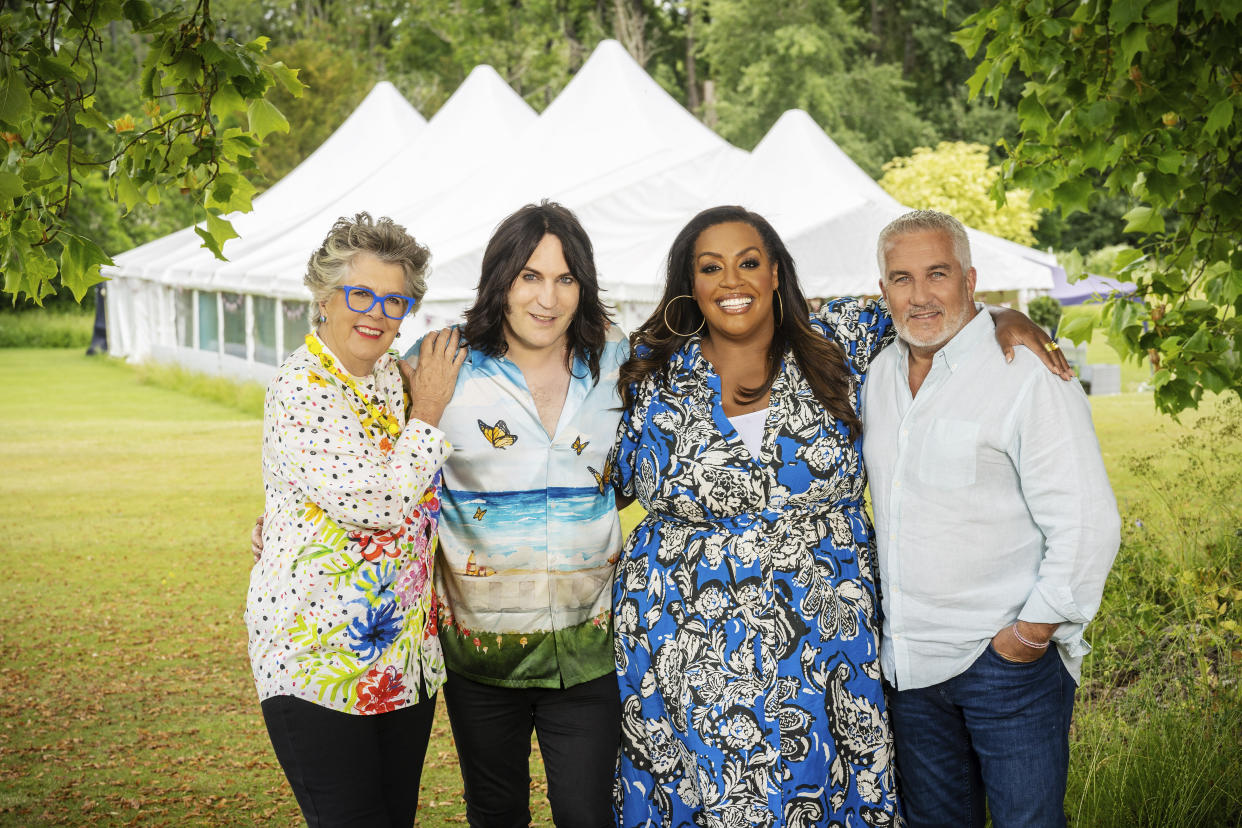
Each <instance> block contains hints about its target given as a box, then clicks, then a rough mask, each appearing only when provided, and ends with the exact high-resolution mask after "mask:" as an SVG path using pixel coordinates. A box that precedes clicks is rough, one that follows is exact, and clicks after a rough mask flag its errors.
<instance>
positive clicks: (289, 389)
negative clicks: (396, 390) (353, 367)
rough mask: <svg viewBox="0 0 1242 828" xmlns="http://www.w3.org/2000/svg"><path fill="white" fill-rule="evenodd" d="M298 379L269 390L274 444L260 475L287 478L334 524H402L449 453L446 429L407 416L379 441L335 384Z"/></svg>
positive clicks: (369, 526) (268, 417)
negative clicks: (399, 428)
mask: <svg viewBox="0 0 1242 828" xmlns="http://www.w3.org/2000/svg"><path fill="white" fill-rule="evenodd" d="M301 380H302V382H298V383H283V384H280V385H278V386H276V387H275V388H274V389H273V390H272V392H270V393H269V395H268V399H267V403H266V405H265V411H264V421H265V423H264V427H265V429H266V430H267V431H268V433H269V437H270V440H271V446H272V449H273V450H272V452H271V453H270V455H268V456H267V457H265V462H266V463H267V465H269V468H265V470H264V471H265V473H268V474H273V475H275V476H276V477H279V478H282V479H284V480H286V481H287V482H288V483H289V484H290V485H292V486H293V487H294V488H296V489H298V490H299V491H301V492H302V493H303V494H304V495H305V496H306V497H307V498H308V499H309V500H311V501H312V502H313V503H315V504H316V505H317V506H319V507H320V508H322V509H323V510H324V511H325V512H326V513H327V514H328V516H329V517H330V518H332V520H334V521H335V522H337V523H338V524H341V525H348V526H358V527H363V528H366V529H372V530H375V529H388V528H393V527H396V526H399V525H400V524H401V523H402V522H403V521H404V519H405V518H406V517H407V516H409V515H411V514H413V512H414V509H415V508H416V507H417V505H418V500H419V498H420V496H421V495H422V493H423V492H424V491H425V490H426V488H427V486H428V485H430V484H431V482H432V481H433V480H434V479H435V475H436V472H437V471H439V469H440V467H441V466H442V465H444V461H445V460H446V459H447V458H448V455H449V453H450V452H451V451H452V447H451V446H450V445H449V443H448V442H447V441H446V440H445V437H444V432H442V431H440V429H438V428H436V427H434V426H431V425H428V424H427V423H424V422H423V421H421V420H418V419H411V420H410V421H409V422H408V423H406V424H405V428H404V429H403V430H402V432H401V434H400V435H399V436H398V437H397V438H396V439H394V440H391V441H385V442H383V443H380V444H377V443H376V442H375V440H373V439H372V438H371V437H369V436H368V435H367V434H366V433H364V431H363V430H362V426H361V425H360V424H359V423H358V422H357V418H356V415H355V414H354V413H353V411H351V410H350V409H349V407H348V405H347V404H346V402H345V401H344V399H343V397H342V393H341V389H340V388H339V387H337V386H328V387H324V386H321V385H316V384H313V383H312V381H310V380H309V379H308V377H307V376H306V375H305V374H303V376H302V377H301ZM298 387H301V388H302V389H304V390H303V391H302V392H300V393H299V392H298V391H297V390H296V389H297V388H298Z"/></svg>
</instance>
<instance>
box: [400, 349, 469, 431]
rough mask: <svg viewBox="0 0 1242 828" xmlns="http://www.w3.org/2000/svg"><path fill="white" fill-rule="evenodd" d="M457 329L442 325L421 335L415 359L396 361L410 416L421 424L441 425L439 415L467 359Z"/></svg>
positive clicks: (450, 396)
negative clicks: (414, 362) (433, 331)
mask: <svg viewBox="0 0 1242 828" xmlns="http://www.w3.org/2000/svg"><path fill="white" fill-rule="evenodd" d="M466 352H467V349H466V348H464V347H461V342H460V336H459V334H458V332H457V328H442V329H441V330H438V331H436V332H435V333H429V334H427V335H426V336H425V337H423V343H422V345H421V346H420V347H419V349H418V362H417V364H414V365H411V364H410V363H409V362H407V361H406V360H401V361H400V362H398V365H399V367H400V368H401V376H402V378H403V379H404V380H405V382H406V385H407V386H408V387H409V389H410V416H411V417H417V418H418V419H420V420H422V421H423V422H424V423H427V424H428V425H433V426H439V425H440V416H441V415H442V414H444V409H445V408H446V407H447V406H448V404H449V400H451V399H453V389H454V388H455V387H456V386H457V373H458V371H460V370H461V365H462V363H463V362H465V361H466Z"/></svg>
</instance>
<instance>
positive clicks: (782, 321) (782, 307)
mask: <svg viewBox="0 0 1242 828" xmlns="http://www.w3.org/2000/svg"><path fill="white" fill-rule="evenodd" d="M772 293H773V294H774V295H775V296H776V310H777V311H779V312H780V319H778V320H776V327H778V328H779V327H780V326H781V325H783V324H785V305H784V303H782V302H781V292H780V291H779V290H774V291H772Z"/></svg>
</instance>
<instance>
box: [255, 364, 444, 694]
mask: <svg viewBox="0 0 1242 828" xmlns="http://www.w3.org/2000/svg"><path fill="white" fill-rule="evenodd" d="M324 354H325V355H327V356H329V357H330V356H331V354H330V352H329V351H328V350H327V348H326V347H325V348H324ZM354 381H355V383H356V384H357V387H358V390H359V391H360V392H362V393H363V394H365V395H367V397H368V398H369V399H372V400H376V399H377V400H378V401H379V402H380V403H381V404H382V405H384V406H386V407H387V410H388V412H390V413H391V414H392V415H393V416H394V417H395V418H396V420H397V422H405V408H406V406H405V399H404V393H403V390H402V386H401V375H400V372H399V371H398V369H397V355H396V353H395V352H389V353H387V354H385V355H384V356H382V357H380V359H379V360H378V361H377V362H376V365H375V369H374V371H373V372H372V374H371V375H370V376H368V377H355V378H354ZM451 450H452V448H451V446H450V445H449V443H448V442H447V441H446V440H445V439H444V435H443V433H442V432H441V431H440V430H439V429H437V428H435V427H433V426H430V425H428V424H426V423H424V422H422V421H421V420H410V421H409V423H407V424H406V425H405V428H404V430H403V431H401V433H400V434H399V435H397V436H395V437H392V436H391V435H386V434H384V433H383V432H382V430H381V429H379V428H376V427H374V424H373V423H371V422H370V418H369V416H368V412H367V411H366V409H365V407H364V406H363V405H362V404H361V403H360V402H359V400H358V399H357V395H356V394H355V393H354V391H353V390H351V389H350V388H349V387H348V386H347V385H346V384H345V383H343V382H342V381H340V380H339V379H337V378H336V377H334V376H333V375H332V374H331V373H330V372H329V371H327V370H325V368H324V366H323V365H322V364H321V363H320V360H319V358H317V357H316V356H315V355H313V354H311V353H310V352H309V351H308V349H307V348H306V347H302V348H299V349H297V350H296V351H294V352H293V353H292V354H291V355H290V356H289V359H288V360H287V361H286V362H285V364H284V365H282V366H281V368H280V371H279V372H278V373H277V375H276V377H275V379H273V380H272V382H271V384H270V385H269V386H268V388H267V397H266V400H265V403H264V414H263V488H264V491H265V495H266V508H265V511H264V518H265V520H264V525H263V556H262V558H261V559H260V560H259V561H258V563H256V564H255V566H254V569H253V570H252V571H251V574H250V591H249V594H248V596H247V602H246V616H245V618H246V628H247V630H248V632H249V639H250V643H249V650H250V664H251V668H252V670H253V674H254V682H255V686H256V688H257V689H258V693H259V698H260V700H262V699H266V698H269V697H272V696H278V695H287V696H294V697H296V698H300V699H305V700H307V701H310V702H313V703H315V704H318V705H322V706H324V707H328V708H332V709H334V710H339V711H343V712H346V713H355V714H373V713H386V712H388V711H391V710H396V709H398V708H401V707H405V706H407V705H412V704H415V703H416V702H417V701H418V698H419V686H420V684H421V685H422V687H423V688H424V689H425V690H426V692H427V694H431V693H434V692H435V691H436V690H437V689H439V687H440V686H441V685H442V684H443V683H444V658H443V656H442V654H441V651H440V643H439V640H438V638H437V630H436V623H435V613H434V611H433V606H434V600H435V599H434V596H433V594H432V586H431V585H432V582H433V561H434V559H435V541H436V524H437V521H438V519H439V512H440V500H439V476H440V467H441V466H442V465H443V464H444V461H445V459H446V458H447V457H448V455H449V453H450V451H451Z"/></svg>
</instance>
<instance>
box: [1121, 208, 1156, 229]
mask: <svg viewBox="0 0 1242 828" xmlns="http://www.w3.org/2000/svg"><path fill="white" fill-rule="evenodd" d="M1122 218H1124V219H1125V220H1126V228H1125V232H1126V233H1143V234H1144V235H1151V234H1152V233H1163V232H1164V216H1162V215H1161V214H1160V211H1159V210H1157V209H1155V208H1153V207H1135V208H1134V209H1133V210H1131V211H1130V212H1128V213H1126V214H1125V215H1124V216H1122Z"/></svg>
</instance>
